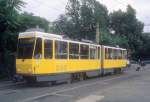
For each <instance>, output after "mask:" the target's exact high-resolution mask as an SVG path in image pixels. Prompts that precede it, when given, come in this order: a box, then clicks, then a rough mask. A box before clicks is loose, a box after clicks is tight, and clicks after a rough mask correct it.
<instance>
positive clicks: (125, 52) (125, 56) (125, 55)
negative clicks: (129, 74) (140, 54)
mask: <svg viewBox="0 0 150 102" xmlns="http://www.w3.org/2000/svg"><path fill="white" fill-rule="evenodd" d="M122 52H123V59H127V51H122Z"/></svg>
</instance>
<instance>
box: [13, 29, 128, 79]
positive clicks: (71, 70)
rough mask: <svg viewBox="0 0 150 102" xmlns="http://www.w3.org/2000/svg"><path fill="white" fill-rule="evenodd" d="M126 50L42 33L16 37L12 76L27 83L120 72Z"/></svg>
mask: <svg viewBox="0 0 150 102" xmlns="http://www.w3.org/2000/svg"><path fill="white" fill-rule="evenodd" d="M126 56H127V50H126V49H123V48H116V47H110V46H104V45H97V44H93V43H87V42H79V41H72V40H66V39H64V38H63V37H62V36H60V35H55V34H48V33H43V32H36V31H35V32H24V33H20V34H19V38H18V50H17V58H16V73H17V74H18V75H21V76H23V77H24V79H25V80H27V81H29V82H30V81H38V82H39V81H58V80H72V79H74V78H81V79H84V78H86V77H92V76H97V75H103V74H105V73H110V72H112V73H117V72H121V71H123V69H124V68H125V67H126V65H127V59H126Z"/></svg>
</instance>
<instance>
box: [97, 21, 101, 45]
mask: <svg viewBox="0 0 150 102" xmlns="http://www.w3.org/2000/svg"><path fill="white" fill-rule="evenodd" d="M100 40H101V39H100V29H99V22H97V23H96V43H97V44H99V43H101V41H100Z"/></svg>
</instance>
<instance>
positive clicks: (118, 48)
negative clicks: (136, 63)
mask: <svg viewBox="0 0 150 102" xmlns="http://www.w3.org/2000/svg"><path fill="white" fill-rule="evenodd" d="M104 48H111V49H117V50H127V49H124V48H120V47H111V46H105V45H104Z"/></svg>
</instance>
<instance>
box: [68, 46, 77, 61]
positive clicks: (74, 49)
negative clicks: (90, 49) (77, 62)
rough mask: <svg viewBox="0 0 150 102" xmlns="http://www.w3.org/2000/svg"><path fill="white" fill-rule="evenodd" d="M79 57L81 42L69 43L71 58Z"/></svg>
mask: <svg viewBox="0 0 150 102" xmlns="http://www.w3.org/2000/svg"><path fill="white" fill-rule="evenodd" d="M78 58H79V44H77V43H69V59H78Z"/></svg>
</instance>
